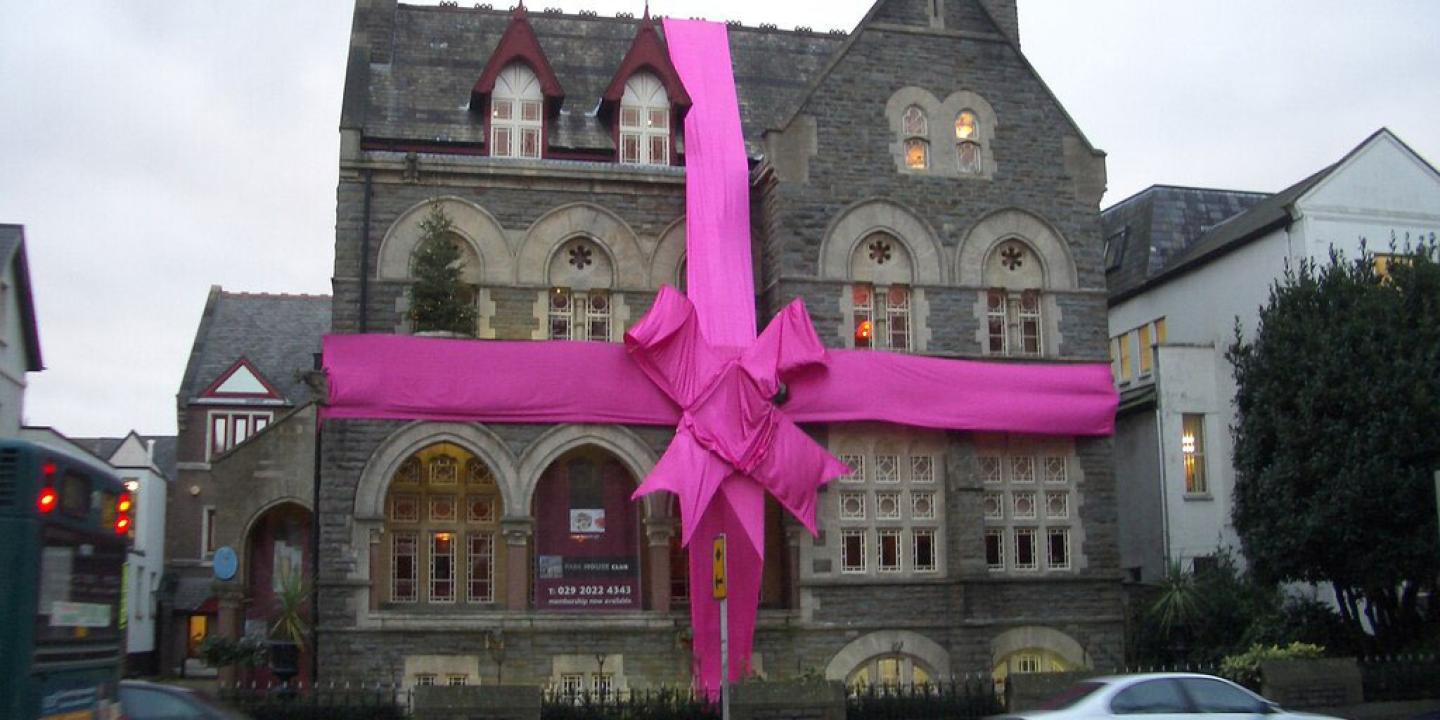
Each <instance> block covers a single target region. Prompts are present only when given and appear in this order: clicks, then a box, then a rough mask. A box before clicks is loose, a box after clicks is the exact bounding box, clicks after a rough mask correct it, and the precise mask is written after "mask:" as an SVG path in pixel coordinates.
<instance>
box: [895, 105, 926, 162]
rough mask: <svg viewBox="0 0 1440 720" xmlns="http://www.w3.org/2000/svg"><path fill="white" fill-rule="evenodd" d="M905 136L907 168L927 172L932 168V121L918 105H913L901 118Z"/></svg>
mask: <svg viewBox="0 0 1440 720" xmlns="http://www.w3.org/2000/svg"><path fill="white" fill-rule="evenodd" d="M901 124H902V125H903V129H904V135H905V167H908V168H910V169H911V170H925V169H927V168H929V167H930V141H929V140H928V139H927V138H928V137H929V135H930V121H929V118H927V117H926V116H925V111H924V110H921V109H920V106H918V105H911V106H910V107H909V108H907V109H906V110H905V115H904V117H903V118H901Z"/></svg>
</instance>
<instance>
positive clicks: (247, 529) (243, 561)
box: [235, 495, 315, 586]
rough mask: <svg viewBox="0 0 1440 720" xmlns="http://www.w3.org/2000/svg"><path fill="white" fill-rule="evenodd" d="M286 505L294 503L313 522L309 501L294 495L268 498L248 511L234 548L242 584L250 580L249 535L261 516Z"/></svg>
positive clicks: (312, 509)
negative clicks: (253, 509)
mask: <svg viewBox="0 0 1440 720" xmlns="http://www.w3.org/2000/svg"><path fill="white" fill-rule="evenodd" d="M286 505H294V506H296V507H298V508H300V509H301V510H304V511H305V512H306V513H308V514H309V515H310V522H312V523H313V522H315V508H313V507H311V506H310V503H309V501H307V500H305V499H303V498H300V497H297V496H294V495H282V496H279V497H275V498H270V499H269V500H267V501H266V502H265V504H264V505H261V506H260V507H259V508H257V509H256V510H255V511H254V512H252V513H250V516H249V517H247V518H245V524H244V525H243V526H242V527H243V528H244V530H243V531H242V532H241V533H240V538H239V540H240V541H239V543H238V545H239V546H240V547H238V548H235V550H236V556H237V559H238V560H239V563H238V567H239V577H238V578H237V579H238V580H239V581H240V583H241V584H242V586H243V585H248V583H249V582H250V539H251V535H252V534H253V533H254V532H255V528H256V525H257V524H259V522H260V520H261V519H262V518H264V517H265V516H266V515H269V514H270V512H271V511H273V510H278V509H280V508H282V507H284V506H286Z"/></svg>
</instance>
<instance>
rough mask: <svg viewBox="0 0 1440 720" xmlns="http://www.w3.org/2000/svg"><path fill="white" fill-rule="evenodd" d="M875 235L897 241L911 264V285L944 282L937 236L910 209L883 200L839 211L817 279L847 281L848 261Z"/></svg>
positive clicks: (823, 249) (822, 252) (822, 250)
mask: <svg viewBox="0 0 1440 720" xmlns="http://www.w3.org/2000/svg"><path fill="white" fill-rule="evenodd" d="M877 232H883V233H886V234H888V235H891V236H893V237H894V238H896V239H897V240H899V241H900V242H901V243H902V244H903V245H904V246H905V248H906V250H907V251H908V252H909V254H910V259H911V262H912V263H913V265H914V268H915V272H914V281H913V282H914V284H916V285H939V284H941V283H942V282H944V277H943V269H944V267H945V264H946V263H945V262H944V260H943V259H942V258H943V257H944V250H943V248H942V247H941V246H940V240H939V236H938V235H936V233H935V231H934V230H932V229H931V228H930V225H929V224H927V223H926V222H925V221H924V220H921V219H920V217H919V216H918V215H917V214H916V213H915V212H913V211H912V210H910V209H909V208H907V207H905V206H903V205H901V204H899V203H897V202H894V201H892V200H886V199H884V198H870V199H867V200H861V201H860V202H857V203H855V204H853V205H851V206H850V207H848V208H846V209H844V210H843V211H841V212H840V215H839V216H838V217H837V218H836V219H835V221H834V222H833V223H831V225H830V227H829V228H828V229H827V230H826V231H825V240H824V241H823V242H822V243H821V246H820V277H821V278H823V279H827V280H849V279H852V278H851V277H850V259H851V257H852V256H853V254H854V253H855V250H856V248H857V247H858V246H859V245H860V243H862V242H864V240H865V239H866V238H868V237H870V236H871V235H872V234H874V233H877Z"/></svg>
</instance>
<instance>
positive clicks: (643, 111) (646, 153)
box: [620, 72, 671, 165]
mask: <svg viewBox="0 0 1440 720" xmlns="http://www.w3.org/2000/svg"><path fill="white" fill-rule="evenodd" d="M670 125H671V123H670V96H669V94H668V93H666V92H665V86H664V85H663V84H662V83H661V82H660V78H657V77H655V76H654V75H652V74H650V73H644V72H642V73H636V74H635V75H633V76H631V77H630V79H629V80H628V81H626V83H625V95H624V97H622V98H621V100H620V162H621V164H624V165H669V164H670V144H671V143H670V137H671V135H670Z"/></svg>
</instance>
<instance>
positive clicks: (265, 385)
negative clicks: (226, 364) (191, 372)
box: [200, 356, 282, 400]
mask: <svg viewBox="0 0 1440 720" xmlns="http://www.w3.org/2000/svg"><path fill="white" fill-rule="evenodd" d="M200 396H201V397H206V398H217V399H224V398H231V399H236V400H244V399H253V398H271V399H276V400H279V399H282V398H281V395H280V391H279V390H276V389H275V385H274V384H273V383H271V382H270V380H268V379H267V378H266V377H265V374H264V373H262V372H260V370H259V369H257V368H256V367H255V364H254V363H252V362H250V359H249V358H246V357H243V356H242V357H241V358H240V359H239V360H236V361H235V364H233V365H231V366H230V368H229V369H228V370H226V371H225V372H223V373H220V375H219V377H216V378H215V381H214V382H212V383H210V385H208V386H207V387H206V388H205V389H204V390H201V391H200Z"/></svg>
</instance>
